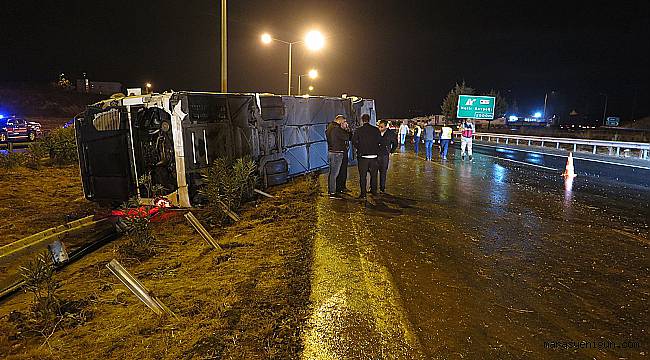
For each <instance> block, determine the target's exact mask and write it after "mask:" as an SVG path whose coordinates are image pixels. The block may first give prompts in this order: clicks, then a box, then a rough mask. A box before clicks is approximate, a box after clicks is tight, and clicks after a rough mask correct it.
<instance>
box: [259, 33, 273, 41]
mask: <svg viewBox="0 0 650 360" xmlns="http://www.w3.org/2000/svg"><path fill="white" fill-rule="evenodd" d="M271 41H273V38H272V37H271V34H268V33H264V34H262V43H264V44H270V43H271Z"/></svg>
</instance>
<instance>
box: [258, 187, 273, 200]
mask: <svg viewBox="0 0 650 360" xmlns="http://www.w3.org/2000/svg"><path fill="white" fill-rule="evenodd" d="M253 191H254V192H256V193H258V194H260V195H262V196H266V197H267V198H269V199H273V198H274V197H275V196H273V195H271V194H268V193H265V192H264V191H262V190H258V189H253Z"/></svg>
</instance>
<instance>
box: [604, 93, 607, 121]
mask: <svg viewBox="0 0 650 360" xmlns="http://www.w3.org/2000/svg"><path fill="white" fill-rule="evenodd" d="M603 95H605V108H604V109H603V125H607V100H608V98H607V94H603Z"/></svg>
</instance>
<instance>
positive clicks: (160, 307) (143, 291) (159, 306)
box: [106, 259, 178, 318]
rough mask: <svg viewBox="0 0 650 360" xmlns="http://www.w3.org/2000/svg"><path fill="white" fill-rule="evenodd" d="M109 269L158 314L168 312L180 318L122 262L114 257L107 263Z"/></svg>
mask: <svg viewBox="0 0 650 360" xmlns="http://www.w3.org/2000/svg"><path fill="white" fill-rule="evenodd" d="M106 267H107V268H108V270H110V271H111V272H112V273H113V275H115V276H116V277H117V278H118V279H119V280H120V281H121V282H122V284H124V285H125V286H126V287H127V288H129V290H131V292H132V293H133V294H134V295H135V296H137V297H138V299H140V300H141V301H142V302H143V303H144V304H145V305H147V307H148V308H149V309H151V310H153V312H155V313H156V314H157V315H159V316H162V315H163V314H167V315H170V316H173V317H174V318H178V317H177V316H176V314H174V313H173V312H172V311H171V310H170V309H169V308H168V307H167V306H165V304H163V303H161V302H160V301H159V300H158V299H157V298H156V297H155V296H153V295H151V293H150V292H149V290H147V288H145V287H144V285H142V284H141V283H140V282H139V281H138V279H136V278H135V277H133V275H131V274H130V273H129V272H128V271H127V270H126V269H125V268H124V267H122V265H120V263H119V262H118V261H117V260H115V259H113V260H111V262H109V263H108V264H106Z"/></svg>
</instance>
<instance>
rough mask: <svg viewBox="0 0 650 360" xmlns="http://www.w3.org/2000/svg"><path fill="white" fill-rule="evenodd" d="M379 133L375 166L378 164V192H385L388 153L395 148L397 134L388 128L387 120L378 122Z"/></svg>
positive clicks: (392, 151)
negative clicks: (379, 138)
mask: <svg viewBox="0 0 650 360" xmlns="http://www.w3.org/2000/svg"><path fill="white" fill-rule="evenodd" d="M379 133H380V134H381V142H380V143H379V156H377V166H379V192H381V193H382V194H383V193H385V192H386V174H387V173H388V159H389V156H390V154H392V153H394V152H395V150H396V149H397V134H396V133H395V131H393V130H391V129H389V128H388V122H387V121H386V120H382V121H380V122H379Z"/></svg>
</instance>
